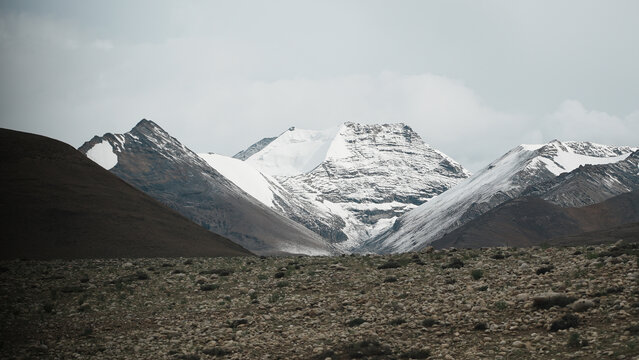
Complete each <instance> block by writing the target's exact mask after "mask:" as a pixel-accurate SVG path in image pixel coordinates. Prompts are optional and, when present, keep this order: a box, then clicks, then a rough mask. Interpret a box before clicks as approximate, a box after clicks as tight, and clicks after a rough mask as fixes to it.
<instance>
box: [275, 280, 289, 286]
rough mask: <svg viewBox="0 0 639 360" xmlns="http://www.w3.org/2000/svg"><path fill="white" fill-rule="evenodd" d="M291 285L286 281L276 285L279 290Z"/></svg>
mask: <svg viewBox="0 0 639 360" xmlns="http://www.w3.org/2000/svg"><path fill="white" fill-rule="evenodd" d="M288 285H289V283H288V281H286V280H284V281H278V282H277V284H275V286H277V287H278V288H283V287H287V286H288Z"/></svg>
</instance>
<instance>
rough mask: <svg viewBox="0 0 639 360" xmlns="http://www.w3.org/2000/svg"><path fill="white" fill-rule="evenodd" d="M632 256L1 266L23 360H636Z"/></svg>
mask: <svg viewBox="0 0 639 360" xmlns="http://www.w3.org/2000/svg"><path fill="white" fill-rule="evenodd" d="M638 259H639V247H638V246H637V245H635V244H621V243H617V244H615V245H611V244H609V245H597V246H588V247H586V246H583V247H547V248H546V247H533V248H490V249H474V250H462V249H457V250H455V249H448V250H433V249H431V248H429V249H427V250H425V251H422V252H419V253H406V254H399V255H384V256H382V255H353V256H340V257H272V258H260V257H231V258H172V259H162V258H154V259H112V260H71V261H69V260H66V261H61V260H60V261H31V260H16V261H3V262H0V285H1V287H0V323H1V324H2V330H1V333H0V339H1V342H0V346H1V348H0V354H2V355H1V357H2V358H18V359H31V358H42V359H73V358H78V359H85V358H95V359H133V358H135V359H212V358H229V359H327V358H331V359H350V358H370V359H409V358H413V359H422V358H431V359H522V358H540V359H571V358H578V359H607V358H611V359H632V358H636V357H637V355H639V267H638V261H639V260H638Z"/></svg>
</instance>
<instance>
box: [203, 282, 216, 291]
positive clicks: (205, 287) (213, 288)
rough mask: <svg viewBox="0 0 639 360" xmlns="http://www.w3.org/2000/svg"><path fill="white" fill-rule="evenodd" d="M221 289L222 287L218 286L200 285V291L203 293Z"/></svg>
mask: <svg viewBox="0 0 639 360" xmlns="http://www.w3.org/2000/svg"><path fill="white" fill-rule="evenodd" d="M219 288H220V285H218V284H202V285H200V290H201V291H211V290H217V289H219Z"/></svg>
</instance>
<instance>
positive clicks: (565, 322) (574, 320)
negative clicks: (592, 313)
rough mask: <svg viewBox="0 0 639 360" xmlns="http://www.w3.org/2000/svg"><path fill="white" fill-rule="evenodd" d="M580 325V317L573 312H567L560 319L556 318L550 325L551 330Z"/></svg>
mask: <svg viewBox="0 0 639 360" xmlns="http://www.w3.org/2000/svg"><path fill="white" fill-rule="evenodd" d="M577 325H579V318H578V317H577V316H575V315H573V314H566V315H564V316H562V317H561V319H559V320H555V321H553V322H552V324H551V325H550V331H559V330H565V329H570V328H573V327H577Z"/></svg>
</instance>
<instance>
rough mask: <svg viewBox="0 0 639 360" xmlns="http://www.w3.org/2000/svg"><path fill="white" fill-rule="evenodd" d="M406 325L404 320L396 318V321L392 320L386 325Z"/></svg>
mask: <svg viewBox="0 0 639 360" xmlns="http://www.w3.org/2000/svg"><path fill="white" fill-rule="evenodd" d="M404 323H406V320H404V319H403V318H397V319H393V320H391V321H390V322H389V323H388V324H389V325H393V326H397V325H401V324H404Z"/></svg>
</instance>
